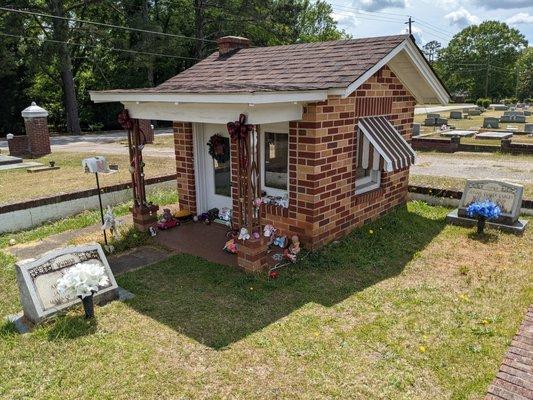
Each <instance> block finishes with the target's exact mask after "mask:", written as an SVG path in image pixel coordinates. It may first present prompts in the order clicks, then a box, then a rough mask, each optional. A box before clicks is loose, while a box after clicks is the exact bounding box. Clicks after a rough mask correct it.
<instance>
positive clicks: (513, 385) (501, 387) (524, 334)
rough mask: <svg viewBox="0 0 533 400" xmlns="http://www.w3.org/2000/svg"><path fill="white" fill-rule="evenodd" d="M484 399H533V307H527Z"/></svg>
mask: <svg viewBox="0 0 533 400" xmlns="http://www.w3.org/2000/svg"><path fill="white" fill-rule="evenodd" d="M485 399H487V400H501V399H508V400H528V399H529V400H531V399H533V305H530V306H529V309H528V311H527V313H526V316H525V318H524V321H523V322H522V325H521V326H520V328H519V330H518V333H517V334H516V336H515V337H514V339H513V341H512V342H511V347H510V348H509V350H508V351H507V354H505V358H504V359H503V362H502V364H501V366H500V370H499V371H498V374H497V375H496V378H495V379H494V381H493V382H492V384H491V385H490V386H489V390H488V393H487V396H486V397H485Z"/></svg>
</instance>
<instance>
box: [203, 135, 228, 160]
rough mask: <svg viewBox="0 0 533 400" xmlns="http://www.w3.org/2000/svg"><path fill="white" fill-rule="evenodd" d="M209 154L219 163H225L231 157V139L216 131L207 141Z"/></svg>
mask: <svg viewBox="0 0 533 400" xmlns="http://www.w3.org/2000/svg"><path fill="white" fill-rule="evenodd" d="M207 147H209V155H210V156H211V157H213V159H215V160H217V161H218V162H219V163H225V162H226V161H228V160H229V157H230V148H229V140H228V139H227V138H225V137H224V136H222V135H221V134H220V133H215V134H214V135H213V136H211V137H210V138H209V142H207Z"/></svg>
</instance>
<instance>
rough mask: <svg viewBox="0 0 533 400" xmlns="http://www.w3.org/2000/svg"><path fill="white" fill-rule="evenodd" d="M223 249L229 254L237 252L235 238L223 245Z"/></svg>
mask: <svg viewBox="0 0 533 400" xmlns="http://www.w3.org/2000/svg"><path fill="white" fill-rule="evenodd" d="M224 250H225V251H227V252H228V253H231V254H237V242H235V239H230V240H228V241H227V242H226V244H225V245H224Z"/></svg>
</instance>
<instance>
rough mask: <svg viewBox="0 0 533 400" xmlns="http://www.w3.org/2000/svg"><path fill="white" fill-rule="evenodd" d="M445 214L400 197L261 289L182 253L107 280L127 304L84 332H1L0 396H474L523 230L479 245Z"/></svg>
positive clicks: (500, 321) (513, 305)
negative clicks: (128, 296) (403, 204)
mask: <svg viewBox="0 0 533 400" xmlns="http://www.w3.org/2000/svg"><path fill="white" fill-rule="evenodd" d="M446 212H447V210H446V209H444V208H438V207H430V206H427V205H425V204H424V203H420V202H413V203H409V205H408V209H398V210H397V211H395V212H393V213H392V214H390V215H387V216H385V217H383V218H382V219H380V220H379V221H377V222H376V223H373V224H371V225H370V226H366V227H364V228H362V229H359V230H356V231H354V232H353V233H352V234H351V235H349V236H348V237H347V238H345V239H344V240H342V241H341V242H340V243H338V244H337V245H332V246H328V247H327V248H325V249H324V250H323V251H322V252H320V253H316V254H313V255H311V256H309V257H308V258H307V259H305V260H304V261H302V262H300V263H299V264H297V265H294V266H292V267H290V268H289V269H288V270H285V271H283V272H282V274H281V276H280V278H278V279H277V280H274V281H267V280H263V279H260V278H257V277H254V276H248V275H245V274H243V273H241V272H239V271H236V270H235V269H232V268H226V267H223V266H220V265H215V264H212V263H209V262H207V261H203V260H200V259H198V258H194V257H191V256H187V255H178V256H174V257H172V258H171V259H169V260H168V261H165V262H162V263H158V264H156V265H153V266H150V267H147V268H144V269H141V270H137V271H134V272H131V273H127V274H125V275H122V276H120V277H119V278H118V280H119V283H120V285H121V286H123V287H125V288H126V289H128V290H130V291H132V292H133V293H135V295H136V297H135V298H134V299H133V300H131V301H128V302H127V303H121V302H114V303H112V304H110V305H108V306H106V307H97V309H96V314H97V318H98V319H97V321H96V323H92V324H91V323H86V322H85V321H84V320H83V319H82V318H81V311H80V310H75V311H72V312H70V313H69V314H68V315H66V316H64V317H61V318H58V319H57V320H55V321H54V322H52V323H50V324H47V325H45V326H43V327H40V328H38V329H36V330H35V331H34V332H33V333H31V334H29V335H26V336H20V335H18V334H15V333H13V332H12V328H11V327H10V325H9V324H5V325H4V326H3V327H0V335H1V337H0V359H2V360H3V363H4V364H3V368H1V369H0V393H2V395H3V396H4V397H5V398H22V397H29V398H36V399H38V398H56V397H61V398H64V399H79V398H89V397H90V398H111V396H112V397H113V398H116V399H149V398H194V399H203V398H236V399H256V398H261V399H278V398H291V399H331V398H342V399H346V398H366V399H377V398H393V399H449V398H454V399H467V398H468V399H470V398H482V397H483V395H484V393H485V390H486V388H487V387H488V385H489V383H490V382H491V380H492V379H493V377H494V376H495V374H496V372H497V370H498V367H499V364H500V362H501V359H502V357H503V355H504V353H505V351H506V349H507V346H508V345H509V341H510V339H511V338H512V336H513V335H514V334H515V332H516V329H517V328H518V326H519V324H520V321H521V319H522V317H523V314H524V312H525V310H526V308H527V306H528V305H529V304H530V303H531V302H532V301H533V290H532V287H533V285H532V283H533V282H532V277H533V264H532V263H531V260H532V257H533V248H532V247H531V246H530V243H531V240H532V239H533V234H532V231H531V229H529V230H528V231H527V232H526V234H525V235H524V236H523V237H517V236H513V235H508V234H501V233H498V232H495V231H491V230H489V231H488V232H489V233H490V234H489V235H488V236H486V237H485V238H484V239H483V240H478V239H477V238H476V237H474V236H472V235H471V232H472V231H473V230H472V229H465V228H461V227H454V226H448V225H445V223H444V221H443V218H444V216H445V214H446ZM8 271H11V270H10V269H9V268H6V267H4V268H3V269H0V274H3V275H0V277H2V279H1V280H2V283H3V284H4V285H7V286H9V287H10V288H12V287H14V286H15V281H14V276H13V275H12V274H11V272H8ZM13 296H14V294H13V290H8V291H6V292H4V293H2V295H0V310H2V311H3V312H13V311H16V310H18V308H19V306H18V304H17V299H16V298H14V297H13Z"/></svg>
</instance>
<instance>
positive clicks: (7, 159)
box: [0, 154, 22, 165]
mask: <svg viewBox="0 0 533 400" xmlns="http://www.w3.org/2000/svg"><path fill="white" fill-rule="evenodd" d="M21 162H22V158H19V157H12V156H4V155H2V154H0V165H11V164H18V163H21Z"/></svg>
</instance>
